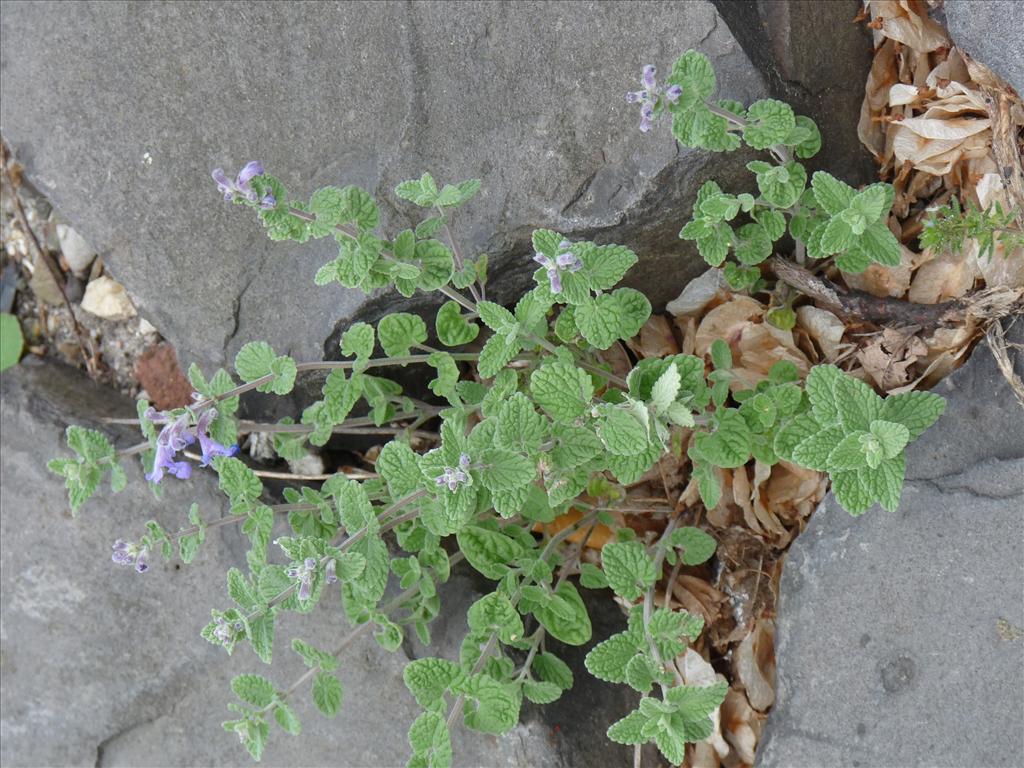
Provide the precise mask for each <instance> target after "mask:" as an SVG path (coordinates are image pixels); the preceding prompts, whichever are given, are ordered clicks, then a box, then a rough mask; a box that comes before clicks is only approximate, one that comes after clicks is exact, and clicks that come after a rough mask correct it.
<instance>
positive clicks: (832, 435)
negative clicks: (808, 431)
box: [792, 427, 844, 472]
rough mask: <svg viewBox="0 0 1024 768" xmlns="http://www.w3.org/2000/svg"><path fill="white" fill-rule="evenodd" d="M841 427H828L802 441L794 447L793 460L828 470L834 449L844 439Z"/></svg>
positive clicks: (821, 469) (810, 466) (803, 465)
mask: <svg viewBox="0 0 1024 768" xmlns="http://www.w3.org/2000/svg"><path fill="white" fill-rule="evenodd" d="M843 437H844V433H843V430H842V428H841V427H827V428H825V429H822V430H821V431H819V432H815V433H814V434H813V435H811V436H810V437H807V438H805V439H803V440H802V441H800V443H799V444H798V445H797V446H796V447H795V448H794V449H793V452H792V455H793V461H794V462H795V463H797V464H799V465H800V466H802V467H807V468H808V469H816V470H818V471H819V472H827V471H828V467H829V457H830V456H831V454H832V450H833V449H834V448H835V447H836V445H838V443H839V442H840V441H841V440H842V439H843Z"/></svg>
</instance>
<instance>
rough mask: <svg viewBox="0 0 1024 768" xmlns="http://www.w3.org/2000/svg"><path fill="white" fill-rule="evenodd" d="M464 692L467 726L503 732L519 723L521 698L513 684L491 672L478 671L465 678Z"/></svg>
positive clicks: (493, 732) (462, 689)
mask: <svg viewBox="0 0 1024 768" xmlns="http://www.w3.org/2000/svg"><path fill="white" fill-rule="evenodd" d="M461 692H462V693H463V694H464V695H465V706H464V711H465V715H464V718H463V720H464V722H465V724H466V727H467V728H471V729H473V730H474V731H480V732H482V733H492V734H502V733H506V732H507V731H509V730H511V729H512V728H513V727H515V724H516V723H517V722H519V705H520V699H519V697H518V696H517V695H516V694H515V693H514V689H513V688H512V686H508V685H504V684H502V683H500V682H498V681H497V680H495V679H494V678H493V677H491V676H490V675H486V674H476V675H473V676H472V677H469V678H467V679H466V680H465V682H464V683H463V684H462V686H461Z"/></svg>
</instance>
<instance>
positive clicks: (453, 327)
mask: <svg viewBox="0 0 1024 768" xmlns="http://www.w3.org/2000/svg"><path fill="white" fill-rule="evenodd" d="M435 327H436V329H437V338H438V339H440V341H441V343H442V344H444V345H445V346H446V347H460V346H462V345H463V344H469V343H470V342H471V341H473V340H474V339H475V338H476V337H477V336H478V335H479V333H480V326H479V325H477V324H476V323H471V322H469V321H468V320H466V319H465V318H464V317H463V316H462V309H461V307H459V304H458V302H456V301H447V302H445V303H444V304H442V305H441V308H440V309H439V310H438V311H437V321H436V324H435Z"/></svg>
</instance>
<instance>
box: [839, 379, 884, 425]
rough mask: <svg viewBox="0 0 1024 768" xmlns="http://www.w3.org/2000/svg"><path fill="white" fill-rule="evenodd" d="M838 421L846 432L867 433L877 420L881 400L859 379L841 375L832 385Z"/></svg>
mask: <svg viewBox="0 0 1024 768" xmlns="http://www.w3.org/2000/svg"><path fill="white" fill-rule="evenodd" d="M833 392H834V393H835V398H836V405H837V406H838V407H839V420H840V422H841V423H842V425H843V428H844V429H845V430H846V431H847V432H852V431H855V430H862V431H867V430H869V429H870V428H871V422H872V421H874V420H875V419H877V418H878V413H879V411H880V410H881V408H882V398H881V397H879V396H878V395H876V394H875V392H874V390H873V389H871V387H869V386H868V385H867V384H865V383H864V382H863V381H861V380H860V379H855V378H853V377H852V376H847V375H843V376H841V377H840V378H838V379H837V380H836V382H835V384H834V385H833Z"/></svg>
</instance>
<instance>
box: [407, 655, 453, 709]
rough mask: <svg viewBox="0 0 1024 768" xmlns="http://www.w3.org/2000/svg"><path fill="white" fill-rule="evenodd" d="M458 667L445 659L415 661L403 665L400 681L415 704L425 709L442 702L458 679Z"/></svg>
mask: <svg viewBox="0 0 1024 768" xmlns="http://www.w3.org/2000/svg"><path fill="white" fill-rule="evenodd" d="M461 676H462V671H461V670H460V669H459V665H458V664H455V663H454V662H451V661H448V660H447V659H434V658H423V659H416V660H415V661H411V662H409V663H408V664H406V665H405V670H404V671H403V673H402V679H403V680H405V687H406V688H408V689H409V692H410V693H411V694H412V695H413V697H414V698H415V699H416V703H417V704H419V705H420V706H421V707H423V708H425V709H427V708H430V707H433V706H435V705H436V704H437V703H438V702H442V701H443V697H444V693H445V691H447V690H448V688H449V687H450V686H451V685H452V684H453V683H454V682H455V681H456V680H458V679H459V678H460V677H461Z"/></svg>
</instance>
